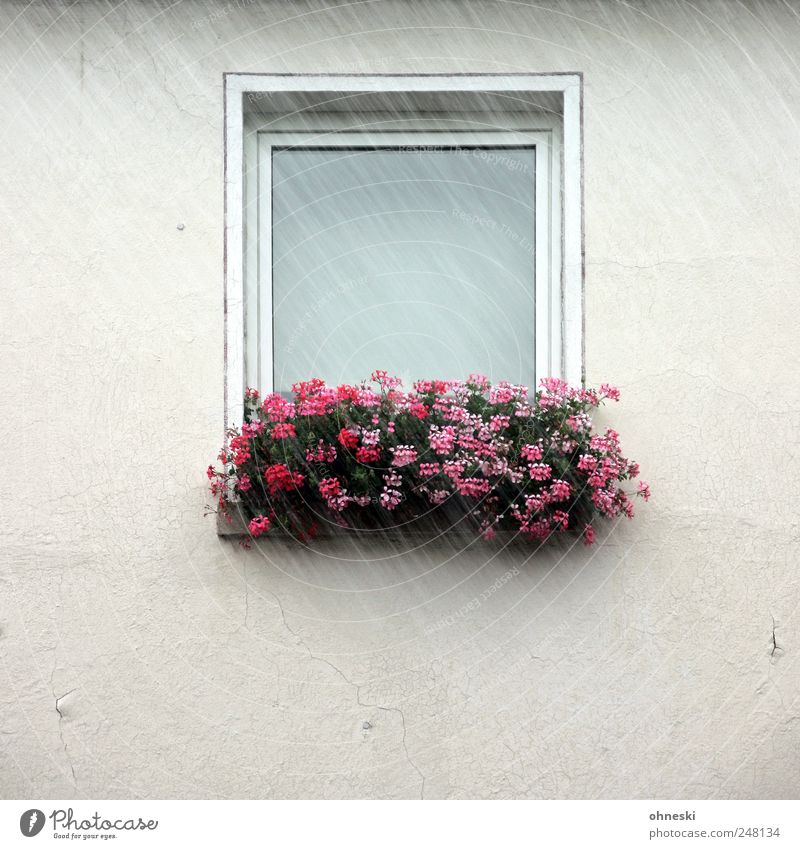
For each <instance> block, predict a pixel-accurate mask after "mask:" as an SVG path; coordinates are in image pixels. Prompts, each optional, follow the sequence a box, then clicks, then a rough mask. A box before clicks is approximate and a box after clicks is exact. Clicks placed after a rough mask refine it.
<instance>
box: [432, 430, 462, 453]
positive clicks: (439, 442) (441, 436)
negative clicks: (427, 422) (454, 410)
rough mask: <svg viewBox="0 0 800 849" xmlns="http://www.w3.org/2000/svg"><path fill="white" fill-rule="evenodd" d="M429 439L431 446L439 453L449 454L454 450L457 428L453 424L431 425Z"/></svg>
mask: <svg viewBox="0 0 800 849" xmlns="http://www.w3.org/2000/svg"><path fill="white" fill-rule="evenodd" d="M428 439H429V442H430V445H431V448H433V450H434V451H435V452H436V453H437V454H449V453H450V452H451V451H452V450H453V446H454V445H455V441H456V431H455V428H454V427H452V426H451V425H447V426H446V427H439V426H438V425H431V429H430V436H429V437H428Z"/></svg>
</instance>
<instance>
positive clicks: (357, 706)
mask: <svg viewBox="0 0 800 849" xmlns="http://www.w3.org/2000/svg"><path fill="white" fill-rule="evenodd" d="M0 33H2V35H1V36H0V75H1V76H2V79H3V83H2V87H0V115H2V120H0V137H1V138H2V142H1V143H0V173H2V175H3V177H2V179H3V188H2V192H0V233H2V236H1V237H0V271H1V273H0V285H2V287H3V293H2V304H3V309H2V313H3V322H2V326H3V331H2V356H0V385H2V387H3V390H2V393H0V421H2V423H3V433H4V440H3V443H4V449H5V450H4V455H5V462H4V464H3V466H4V475H3V479H4V482H5V487H4V490H5V495H4V498H3V502H2V504H3V506H2V521H1V522H0V535H1V536H0V556H1V557H2V571H0V657H1V658H2V665H0V680H2V686H1V687H0V741H2V749H3V755H2V759H0V792H2V795H3V796H6V797H23V798H33V797H45V798H47V797H51V798H52V797H60V798H81V797H88V798H113V797H130V796H141V797H154V798H164V797H257V798H258V797H270V796H274V797H296V796H301V797H307V796H311V797H365V796H366V797H379V798H385V797H388V798H399V797H419V796H420V795H421V794H422V793H423V792H424V795H425V796H426V797H431V798H436V797H481V798H484V797H488V798H506V797H534V798H553V797H570V798H581V797H584V798H586V797H588V798H595V797H648V796H655V797H712V798H739V797H766V798H790V797H794V798H796V797H797V796H798V794H800V755H799V754H798V752H800V674H799V673H800V666H798V656H799V655H800V620H799V618H798V590H799V589H800V583H799V582H798V568H797V567H798V553H797V545H798V536H799V535H800V534H799V532H798V495H797V493H798V484H797V469H798V447H797V435H798V426H799V424H800V422H798V418H799V416H800V385H799V384H798V379H797V359H798V357H797V354H798V333H797V316H798V314H799V313H800V287H799V286H798V275H799V274H800V254H799V253H798V236H797V234H798V231H799V229H800V215H798V206H797V202H796V199H797V197H798V196H800V153H798V152H799V151H800V129H799V128H798V114H799V113H798V106H800V97H799V95H800V85H799V84H798V60H800V56H798V52H799V51H798V44H800V7H798V4H797V3H793V2H789V3H782V2H748V3H744V4H738V3H736V4H734V3H725V2H719V3H714V2H708V3H702V4H700V5H695V6H690V5H689V4H685V3H679V2H674V3H673V2H670V3H666V2H665V3H659V2H642V3H638V4H635V5H629V4H628V5H626V4H621V3H614V2H602V3H601V2H561V3H551V2H545V3H539V4H535V5H526V4H525V3H511V2H441V1H440V0H428V2H425V3H419V4H417V3H408V2H397V0H375V2H363V3H351V4H347V5H342V6H341V7H339V8H336V7H334V6H333V5H332V4H331V5H330V6H325V5H323V4H319V3H278V2H252V3H247V2H245V0H238V2H231V3H225V4H222V3H219V4H217V3H210V2H209V3H200V2H189V0H184V2H178V3H174V4H167V3H161V2H128V3H125V4H123V5H121V6H118V7H117V8H113V7H112V5H111V4H108V3H105V2H93V0H92V2H76V3H70V4H61V3H56V2H47V3H45V2H33V3H30V4H29V3H27V2H26V3H22V2H15V0H3V2H2V4H0ZM223 71H261V72H276V71H288V72H323V71H324V72H343V71H346V72H373V73H375V72H383V73H389V72H464V71H473V72H477V71H542V72H543V71H583V72H584V74H585V84H586V92H585V93H586V98H585V145H586V148H585V161H586V250H587V277H586V318H587V325H586V365H587V374H588V381H589V382H590V383H592V384H597V383H599V382H601V381H609V382H613V383H616V384H618V385H619V386H620V387H621V388H622V391H623V399H622V402H621V404H620V405H618V406H616V407H614V408H613V409H610V410H607V411H606V413H605V414H604V416H603V418H604V421H605V422H607V423H613V425H614V426H615V427H616V428H617V429H618V430H619V431H620V432H621V434H622V436H623V445H624V447H625V449H626V450H627V452H628V453H629V455H630V456H632V457H634V458H636V459H638V460H639V461H640V462H641V464H642V468H643V473H644V477H645V478H646V479H648V480H650V481H651V483H652V486H653V490H654V496H653V499H652V500H651V501H650V503H649V504H647V505H641V507H640V509H639V515H638V516H637V518H636V520H635V521H634V522H631V523H625V524H620V525H616V526H613V527H610V528H608V529H607V534H606V536H605V538H604V539H603V541H602V544H601V545H600V546H599V547H595V548H594V549H589V550H586V549H584V548H583V547H582V546H578V547H576V548H575V550H573V551H570V552H565V551H564V550H556V549H552V550H550V551H549V552H547V553H544V554H537V555H536V556H534V557H530V558H528V557H526V556H524V553H521V552H520V550H519V549H515V550H514V551H513V552H506V553H502V552H499V553H498V550H497V549H496V548H493V547H492V546H491V545H488V544H487V545H483V544H481V545H478V546H475V547H473V548H472V549H470V551H468V552H466V553H458V552H457V551H455V550H453V549H452V548H449V547H425V548H424V549H422V550H411V551H408V550H407V551H404V550H402V549H397V548H395V547H389V546H388V545H385V546H384V547H379V546H373V547H371V548H363V549H362V550H361V551H360V552H356V553H354V551H353V550H352V549H351V548H349V547H348V546H347V545H345V544H343V543H328V544H325V545H323V544H321V543H320V544H319V545H318V546H317V550H315V551H314V552H308V551H304V550H303V549H301V548H299V547H298V546H296V545H288V544H285V543H277V542H268V543H266V544H264V545H263V546H262V547H260V548H259V549H257V550H253V551H251V552H243V551H241V550H239V549H237V548H236V545H235V543H231V542H230V541H227V540H220V539H218V538H217V536H216V533H215V523H214V520H213V518H212V517H204V516H203V507H204V504H205V503H206V500H207V498H206V490H205V485H206V480H205V477H204V471H203V470H204V469H205V467H206V465H207V464H208V462H210V460H211V459H212V458H213V456H214V455H215V454H216V452H217V450H218V448H219V443H220V439H221V422H222V382H223V371H222V362H223V352H222V338H223V313H222V236H223V208H222V198H223V189H222V120H223V112H222V73H223ZM178 224H184V225H185V227H184V229H182V230H181V229H178V227H177V225H178ZM509 570H511V571H510V572H509ZM514 570H516V571H517V572H518V574H514ZM504 575H505V576H507V578H506V579H505V581H503V576H504ZM498 579H500V580H499V581H498ZM496 582H497V583H498V584H500V586H499V587H498V588H497V589H492V587H493V586H494V585H495V584H496ZM482 596H483V598H482ZM476 598H477V599H478V600H479V603H478V605H477V606H475V604H474V601H473V600H474V599H476ZM470 605H472V609H469V607H470ZM465 610H466V612H465ZM773 635H774V640H773ZM776 645H777V648H776Z"/></svg>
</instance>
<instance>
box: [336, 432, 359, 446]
mask: <svg viewBox="0 0 800 849" xmlns="http://www.w3.org/2000/svg"><path fill="white" fill-rule="evenodd" d="M338 439H339V442H340V443H341V444H342V445H343V446H344V447H345V448H355V447H356V446H357V445H358V436H357V435H356V434H355V433H353V432H352V431H350V430H348V429H347V428H345V427H343V428H342V429H341V430H340V431H339V436H338Z"/></svg>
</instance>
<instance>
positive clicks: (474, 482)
mask: <svg viewBox="0 0 800 849" xmlns="http://www.w3.org/2000/svg"><path fill="white" fill-rule="evenodd" d="M455 483H456V488H457V489H458V491H459V493H460V494H461V495H466V496H467V497H468V498H480V496H482V495H486V493H488V492H489V489H490V485H489V481H487V480H486V478H462V479H461V480H458V481H456V482H455Z"/></svg>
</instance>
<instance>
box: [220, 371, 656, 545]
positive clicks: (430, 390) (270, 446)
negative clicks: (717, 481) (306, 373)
mask: <svg viewBox="0 0 800 849" xmlns="http://www.w3.org/2000/svg"><path fill="white" fill-rule="evenodd" d="M618 398H619V392H618V391H617V390H616V389H614V388H613V387H610V386H607V385H603V386H601V387H600V389H599V390H593V389H585V388H574V387H570V386H569V385H567V384H566V383H565V382H564V381H561V380H557V379H546V380H543V381H542V383H541V386H540V387H539V389H538V390H537V391H536V392H535V393H534V394H533V395H531V394H530V393H529V391H528V388H527V387H525V386H519V385H513V384H510V383H508V382H500V383H498V384H496V385H494V386H492V385H491V384H490V383H489V381H488V380H487V379H486V378H484V377H482V376H480V375H471V376H470V377H469V379H468V380H466V381H418V382H417V383H415V384H414V387H413V388H412V390H411V391H408V392H406V391H404V390H403V388H402V386H401V384H400V382H399V381H398V380H397V379H396V378H392V377H389V376H388V375H387V374H386V373H385V372H375V373H374V374H373V375H372V377H371V380H370V382H369V383H364V384H361V385H359V386H350V385H342V386H336V387H331V386H327V385H326V384H325V383H324V382H323V381H321V380H316V379H315V380H309V381H304V382H302V383H299V384H296V385H295V386H294V387H293V388H292V397H291V398H284V397H283V396H282V395H279V394H274V393H273V394H270V395H268V396H266V397H265V398H264V399H262V398H260V396H259V393H258V392H257V391H256V390H253V389H248V390H247V393H246V395H245V410H246V418H247V420H246V421H245V422H244V423H243V425H242V427H241V428H238V429H232V430H230V431H229V432H228V434H227V441H226V444H225V446H224V448H223V449H222V451H221V452H220V454H219V456H218V460H219V464H220V465H219V466H217V467H215V466H209V467H208V470H207V474H208V478H209V480H210V486H211V492H212V495H213V496H214V498H215V499H216V505H215V507H214V509H215V510H216V511H217V512H218V513H219V515H220V518H221V522H220V524H221V527H222V528H223V529H224V528H227V529H228V530H229V531H230V532H232V533H239V534H244V535H245V537H246V538H247V537H249V538H258V537H262V536H264V535H268V536H273V537H275V536H286V535H289V536H292V537H294V538H296V539H299V540H308V539H311V538H314V537H316V536H318V535H322V536H339V535H342V534H345V535H347V534H353V533H357V534H359V535H361V536H364V537H368V536H369V535H372V534H376V535H381V536H387V535H392V536H394V535H398V534H399V535H402V536H412V535H413V536H417V537H422V538H430V537H435V536H441V535H442V534H451V533H453V534H458V535H460V536H468V537H473V538H474V537H476V536H478V535H480V536H482V537H483V538H484V539H486V540H491V539H493V538H495V536H496V535H497V533H498V532H501V534H502V537H501V539H502V540H508V539H519V540H523V541H525V542H528V543H531V542H534V543H537V544H540V543H543V542H545V541H547V540H550V539H551V538H552V537H553V536H554V535H560V534H563V533H566V532H573V533H579V534H581V535H582V536H583V540H584V542H586V543H587V544H591V543H592V542H593V541H594V537H595V524H596V523H597V521H598V520H601V519H603V518H615V517H617V516H628V517H632V516H633V497H635V496H641V497H643V498H644V499H647V498H648V497H649V487H648V486H647V485H646V484H644V483H640V484H639V485H638V488H636V489H635V490H633V491H629V490H628V489H627V488H626V486H625V484H626V483H627V482H628V481H632V480H633V479H635V478H636V477H637V476H638V474H639V469H638V465H637V464H636V463H633V462H631V461H629V460H628V459H627V458H625V457H624V456H623V455H622V453H621V449H620V444H619V436H618V434H617V433H616V432H615V431H614V430H611V429H607V430H606V431H605V432H604V433H602V434H600V433H597V432H595V430H594V428H593V425H592V420H591V415H590V414H591V411H592V410H593V409H595V408H596V407H597V406H599V405H600V404H601V403H602V402H603V401H604V400H606V399H611V400H618ZM223 533H224V530H223Z"/></svg>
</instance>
